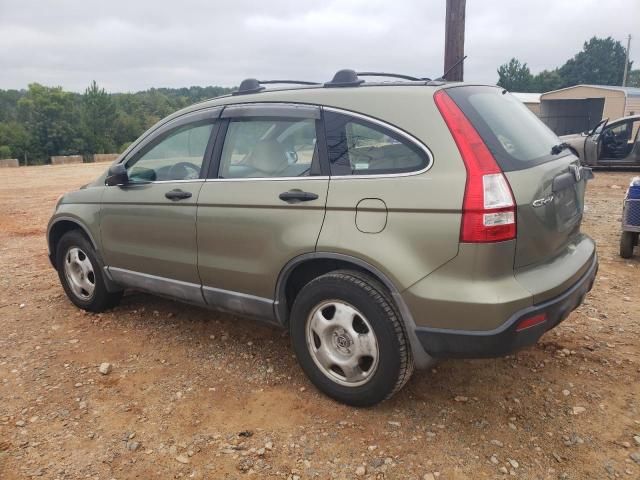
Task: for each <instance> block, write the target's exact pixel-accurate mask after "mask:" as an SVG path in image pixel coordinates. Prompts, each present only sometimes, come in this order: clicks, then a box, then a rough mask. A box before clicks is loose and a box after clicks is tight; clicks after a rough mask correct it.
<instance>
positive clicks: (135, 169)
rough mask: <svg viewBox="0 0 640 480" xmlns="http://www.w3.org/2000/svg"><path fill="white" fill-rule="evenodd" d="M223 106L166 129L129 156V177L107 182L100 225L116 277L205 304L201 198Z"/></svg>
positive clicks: (107, 263) (139, 285) (160, 292)
mask: <svg viewBox="0 0 640 480" xmlns="http://www.w3.org/2000/svg"><path fill="white" fill-rule="evenodd" d="M219 111H220V110H219V109H218V110H217V111H210V112H207V113H202V112H200V113H198V114H195V115H191V116H186V117H180V119H179V120H178V121H174V122H173V123H171V124H170V125H168V126H166V127H162V128H160V129H159V131H158V132H157V133H155V134H152V135H151V138H150V139H149V140H147V141H146V142H144V145H141V146H140V147H139V148H137V149H136V150H134V151H132V153H131V155H128V157H127V158H126V159H124V160H123V162H124V163H125V165H126V168H127V173H128V176H129V183H128V184H126V185H123V186H110V187H106V188H105V193H104V196H103V199H102V209H101V212H100V215H101V221H100V231H101V236H102V245H103V246H104V252H103V253H104V260H105V263H106V265H108V270H109V272H110V274H111V276H112V277H113V278H114V280H116V281H117V282H120V283H122V284H124V285H127V286H130V287H135V288H139V289H142V290H147V291H151V292H154V293H158V294H165V295H169V296H171V297H175V298H179V299H182V300H186V301H190V302H197V303H202V301H203V299H202V294H201V292H200V286H201V284H200V279H199V277H198V268H197V254H198V252H197V244H196V208H197V207H196V204H197V200H198V194H199V193H200V190H201V188H202V185H203V184H204V176H205V175H204V173H203V172H204V170H205V169H206V163H207V162H205V161H204V160H205V158H207V153H208V152H210V151H211V149H212V145H213V140H212V139H213V137H214V133H215V130H216V129H215V128H214V126H215V123H214V122H215V117H217V115H218V114H219Z"/></svg>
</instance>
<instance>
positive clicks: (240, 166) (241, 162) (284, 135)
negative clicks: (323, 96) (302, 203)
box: [219, 117, 317, 178]
mask: <svg viewBox="0 0 640 480" xmlns="http://www.w3.org/2000/svg"><path fill="white" fill-rule="evenodd" d="M316 143H317V142H316V122H315V120H313V119H300V118H290V119H289V118H280V117H277V118H276V117H274V118H266V117H255V118H251V117H249V118H237V119H236V118H234V119H231V120H230V121H229V125H228V127H227V134H226V136H225V140H224V146H223V148H222V156H221V159H220V175H219V176H220V178H273V177H305V176H308V175H311V170H312V165H313V164H314V159H316V157H317V148H316Z"/></svg>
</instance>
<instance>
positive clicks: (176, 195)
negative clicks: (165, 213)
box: [164, 188, 191, 200]
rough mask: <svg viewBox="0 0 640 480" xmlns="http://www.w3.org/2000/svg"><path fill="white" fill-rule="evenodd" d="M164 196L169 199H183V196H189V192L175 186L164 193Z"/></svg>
mask: <svg viewBox="0 0 640 480" xmlns="http://www.w3.org/2000/svg"><path fill="white" fill-rule="evenodd" d="M164 196H165V197H167V198H168V199H169V200H183V199H185V198H191V192H185V191H184V190H180V189H179V188H176V189H175V190H171V191H169V192H167V193H165V194H164Z"/></svg>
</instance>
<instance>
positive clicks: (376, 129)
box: [324, 110, 429, 176]
mask: <svg viewBox="0 0 640 480" xmlns="http://www.w3.org/2000/svg"><path fill="white" fill-rule="evenodd" d="M324 124H325V132H326V136H327V150H328V153H329V163H330V165H331V175H333V176H336V175H379V174H389V173H407V172H414V171H418V170H422V169H423V168H425V167H426V166H427V165H428V163H429V158H428V157H427V155H426V153H425V152H424V151H422V150H421V149H420V148H419V147H418V146H417V145H415V144H413V143H412V142H411V141H409V140H408V139H407V138H405V137H403V136H402V135H399V134H397V133H395V132H393V131H391V130H389V129H386V128H384V127H381V126H379V125H376V124H373V123H371V122H367V121H365V120H361V119H359V118H355V117H352V116H349V115H344V114H341V113H336V112H331V111H326V110H325V112H324Z"/></svg>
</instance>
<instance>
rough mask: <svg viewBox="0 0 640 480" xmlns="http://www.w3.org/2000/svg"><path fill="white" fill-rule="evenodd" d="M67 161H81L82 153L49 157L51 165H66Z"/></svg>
mask: <svg viewBox="0 0 640 480" xmlns="http://www.w3.org/2000/svg"><path fill="white" fill-rule="evenodd" d="M67 163H82V155H58V156H54V157H51V165H66V164H67Z"/></svg>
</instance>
